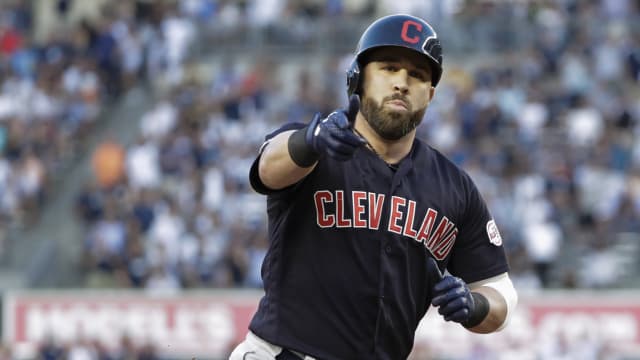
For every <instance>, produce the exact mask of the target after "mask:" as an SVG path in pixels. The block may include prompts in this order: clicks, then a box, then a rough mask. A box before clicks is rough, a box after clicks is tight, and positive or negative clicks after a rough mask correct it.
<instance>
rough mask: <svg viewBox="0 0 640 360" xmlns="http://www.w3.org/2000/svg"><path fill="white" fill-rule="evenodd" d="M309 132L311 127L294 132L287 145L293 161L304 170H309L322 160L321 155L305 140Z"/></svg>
mask: <svg viewBox="0 0 640 360" xmlns="http://www.w3.org/2000/svg"><path fill="white" fill-rule="evenodd" d="M307 131H309V125H308V126H305V127H303V128H302V129H299V130H296V131H294V132H293V134H291V136H289V141H288V143H287V150H288V151H289V156H290V157H291V160H293V162H294V163H296V165H298V166H300V167H302V168H307V167H309V166H311V165H313V164H315V163H316V161H318V159H320V154H318V153H317V152H315V150H313V148H312V147H311V145H309V144H307V142H306V140H305V137H306V133H307Z"/></svg>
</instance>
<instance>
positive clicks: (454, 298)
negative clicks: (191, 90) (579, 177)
mask: <svg viewBox="0 0 640 360" xmlns="http://www.w3.org/2000/svg"><path fill="white" fill-rule="evenodd" d="M355 55H356V56H355V59H354V61H353V63H352V65H351V67H350V69H349V70H348V71H347V85H348V86H347V87H348V90H347V91H348V93H349V95H350V101H349V105H348V107H347V108H346V109H343V110H337V111H335V112H333V113H331V114H330V115H328V116H327V117H325V118H322V117H321V116H319V115H316V116H315V118H314V119H312V120H311V121H310V122H309V123H308V124H287V125H284V126H283V127H281V128H280V129H278V130H276V131H274V132H273V133H271V134H269V135H267V137H266V142H265V144H264V145H263V146H262V148H261V150H260V153H259V155H258V157H257V159H256V161H255V162H254V164H253V166H252V168H251V173H250V179H251V183H252V186H253V187H254V189H255V190H256V191H258V192H260V193H263V194H266V195H267V208H268V218H269V237H270V247H269V250H268V253H267V255H266V257H265V260H264V263H263V266H262V277H263V281H264V289H265V295H264V297H263V298H262V299H261V301H260V304H259V306H258V310H257V312H256V314H255V315H254V317H253V319H252V321H251V324H250V326H249V332H248V334H247V337H246V339H245V341H244V342H242V343H241V344H240V345H238V346H237V347H236V349H235V350H234V351H233V353H232V354H231V359H232V360H236V359H244V360H250V359H404V358H406V357H407V356H408V355H409V353H410V352H411V349H412V346H413V340H414V334H415V330H416V328H417V326H418V322H419V321H420V319H422V317H423V316H424V314H425V313H426V312H427V309H428V308H429V306H430V305H433V306H435V307H437V308H438V312H439V313H440V314H441V315H442V316H443V317H444V319H445V320H447V321H454V322H457V323H459V324H460V325H461V326H464V327H465V328H467V329H469V330H470V331H473V332H477V333H489V332H494V331H497V330H500V329H501V328H503V327H504V326H505V324H506V323H507V320H508V318H509V314H511V313H512V311H513V309H514V307H515V305H516V302H517V295H516V292H515V290H514V288H513V285H512V283H511V281H510V280H509V276H508V274H507V271H508V265H507V260H506V258H505V253H504V249H503V247H502V239H501V237H500V233H499V232H498V228H497V227H496V224H495V222H494V221H493V219H492V217H491V214H490V213H489V211H488V209H487V206H486V204H485V202H484V200H483V199H482V196H481V195H480V193H479V192H478V190H477V188H476V186H475V185H474V183H473V181H472V180H471V179H470V177H469V176H468V175H467V174H466V173H465V172H464V171H462V170H461V169H459V168H458V167H457V166H456V165H454V164H453V163H452V162H450V161H449V160H448V159H446V158H445V157H444V156H443V155H442V154H441V153H439V152H438V151H437V150H435V149H434V148H432V147H430V146H429V145H427V144H425V143H424V142H423V141H421V140H419V139H417V138H416V127H417V126H418V125H419V124H420V122H421V120H422V118H423V116H424V114H425V110H426V108H427V106H428V105H429V102H430V101H431V99H432V98H433V96H434V93H435V88H436V86H437V84H438V82H439V81H440V77H441V75H442V54H441V47H440V43H439V40H438V37H437V35H436V33H435V32H434V31H433V29H432V28H431V26H430V25H429V24H428V23H427V22H425V21H424V20H422V19H419V18H417V17H413V16H409V15H392V16H387V17H383V18H381V19H378V20H377V21H375V22H374V23H373V24H371V25H370V26H369V27H368V28H367V30H366V31H365V32H364V33H363V35H362V37H361V39H360V42H359V44H358V48H357V50H356V54H355ZM445 269H446V270H448V273H446V272H445V274H446V275H443V272H444V270H445Z"/></svg>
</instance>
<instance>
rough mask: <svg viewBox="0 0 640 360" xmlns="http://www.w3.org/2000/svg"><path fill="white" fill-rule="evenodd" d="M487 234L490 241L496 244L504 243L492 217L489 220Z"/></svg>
mask: <svg viewBox="0 0 640 360" xmlns="http://www.w3.org/2000/svg"><path fill="white" fill-rule="evenodd" d="M487 235H488V236H489V242H490V243H492V244H493V245H495V246H500V245H502V236H500V231H498V226H496V222H495V220H493V219H491V220H489V221H488V222H487Z"/></svg>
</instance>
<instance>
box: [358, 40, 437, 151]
mask: <svg viewBox="0 0 640 360" xmlns="http://www.w3.org/2000/svg"><path fill="white" fill-rule="evenodd" d="M368 61H369V62H368V63H367V65H365V67H364V71H363V72H364V81H363V86H362V90H363V91H362V93H363V99H362V108H361V112H362V114H363V115H364V117H365V118H366V119H367V121H368V122H369V124H370V126H371V127H372V128H373V129H374V130H375V131H376V132H377V133H378V135H380V136H381V137H382V138H383V139H387V140H398V139H400V138H402V137H403V136H405V135H407V134H408V133H410V132H411V131H413V130H414V129H415V128H416V127H417V126H418V125H419V124H420V122H421V121H422V118H423V116H424V113H425V111H426V109H427V106H428V105H429V101H430V100H431V98H432V97H433V94H434V90H435V89H434V88H433V87H432V86H431V69H430V67H429V62H428V61H427V59H425V58H424V56H422V55H420V54H418V53H416V52H415V51H412V50H409V49H403V48H397V47H395V48H394V47H382V48H379V49H375V50H373V51H372V53H371V54H370V55H369V57H368Z"/></svg>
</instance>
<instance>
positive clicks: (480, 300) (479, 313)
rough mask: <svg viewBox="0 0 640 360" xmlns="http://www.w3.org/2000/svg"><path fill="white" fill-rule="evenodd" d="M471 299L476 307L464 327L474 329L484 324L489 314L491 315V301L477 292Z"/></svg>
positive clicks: (473, 293) (472, 294)
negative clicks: (483, 321)
mask: <svg viewBox="0 0 640 360" xmlns="http://www.w3.org/2000/svg"><path fill="white" fill-rule="evenodd" d="M471 297H472V298H473V303H474V304H475V307H474V309H473V312H472V313H471V314H469V319H468V320H467V321H465V322H464V323H463V324H462V326H464V327H466V328H472V327H474V326H476V325H478V324H480V323H481V322H482V320H484V318H485V317H487V314H489V300H487V298H486V297H485V296H484V295H482V294H480V293H477V292H471Z"/></svg>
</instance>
